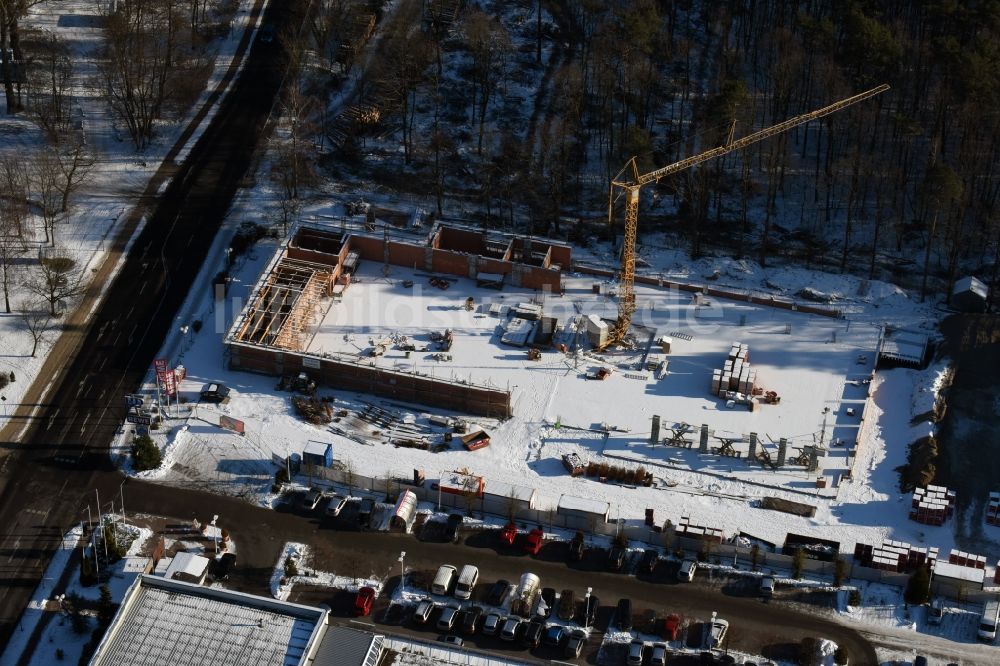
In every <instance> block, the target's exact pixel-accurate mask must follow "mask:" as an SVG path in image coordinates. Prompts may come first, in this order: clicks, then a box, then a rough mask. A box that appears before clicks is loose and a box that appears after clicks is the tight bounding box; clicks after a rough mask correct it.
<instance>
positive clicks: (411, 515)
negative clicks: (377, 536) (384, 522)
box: [389, 489, 418, 532]
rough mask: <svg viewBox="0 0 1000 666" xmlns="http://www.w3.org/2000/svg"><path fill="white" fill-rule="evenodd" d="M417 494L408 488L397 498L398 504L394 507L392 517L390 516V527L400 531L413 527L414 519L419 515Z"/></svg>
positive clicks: (406, 530)
mask: <svg viewBox="0 0 1000 666" xmlns="http://www.w3.org/2000/svg"><path fill="white" fill-rule="evenodd" d="M417 504H418V500H417V495H416V493H414V492H413V491H412V490H409V489H406V490H404V491H403V492H401V493H400V494H399V497H398V498H396V506H395V507H393V510H392V517H390V518H389V529H390V530H396V531H398V532H409V531H410V528H411V527H413V521H414V520H416V517H417Z"/></svg>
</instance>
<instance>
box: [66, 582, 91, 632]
mask: <svg viewBox="0 0 1000 666" xmlns="http://www.w3.org/2000/svg"><path fill="white" fill-rule="evenodd" d="M65 603H66V605H67V606H69V624H70V627H72V628H73V633H75V634H85V633H87V616H86V615H84V614H83V613H82V612H81V611H82V610H83V598H82V597H80V595H79V594H77V593H75V592H73V593H71V594H68V595H66V602H65Z"/></svg>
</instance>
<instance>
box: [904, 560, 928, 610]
mask: <svg viewBox="0 0 1000 666" xmlns="http://www.w3.org/2000/svg"><path fill="white" fill-rule="evenodd" d="M930 586H931V573H930V571H929V570H928V568H927V567H920V568H919V569H917V570H916V571H914V572H913V574H912V575H911V576H910V579H909V580H908V581H906V590H905V591H904V592H903V599H905V600H906V603H908V604H912V605H914V606H919V605H920V604H926V603H927V602H928V601H930V597H931V591H930Z"/></svg>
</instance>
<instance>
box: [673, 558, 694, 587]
mask: <svg viewBox="0 0 1000 666" xmlns="http://www.w3.org/2000/svg"><path fill="white" fill-rule="evenodd" d="M697 570H698V563H697V562H696V561H694V560H684V561H683V562H681V568H680V569H679V570H678V571H677V580H681V581H684V582H686V583H690V582H691V581H693V580H694V574H695V572H696V571H697Z"/></svg>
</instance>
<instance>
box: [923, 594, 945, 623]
mask: <svg viewBox="0 0 1000 666" xmlns="http://www.w3.org/2000/svg"><path fill="white" fill-rule="evenodd" d="M943 620H944V601H942V600H941V599H935V600H934V601H932V602H931V605H930V606H929V607H928V608H927V624H932V625H934V626H937V625H939V624H941V622H942V621H943Z"/></svg>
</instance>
